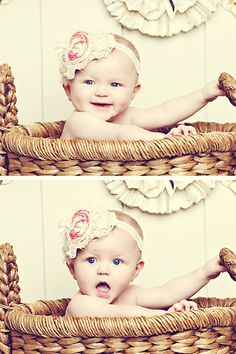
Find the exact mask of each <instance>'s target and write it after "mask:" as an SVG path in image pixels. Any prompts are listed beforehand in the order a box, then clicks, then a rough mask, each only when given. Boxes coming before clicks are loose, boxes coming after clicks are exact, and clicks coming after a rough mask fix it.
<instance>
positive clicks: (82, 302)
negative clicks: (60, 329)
mask: <svg viewBox="0 0 236 354" xmlns="http://www.w3.org/2000/svg"><path fill="white" fill-rule="evenodd" d="M100 305H101V300H100V299H99V298H96V297H92V296H89V295H83V294H81V293H77V294H76V295H75V296H74V297H73V298H72V299H71V301H70V302H69V304H68V306H67V309H66V313H65V314H66V316H83V315H84V312H85V313H86V312H87V311H88V309H90V310H92V309H93V308H96V307H97V306H100Z"/></svg>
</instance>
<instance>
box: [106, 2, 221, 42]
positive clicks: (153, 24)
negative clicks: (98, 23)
mask: <svg viewBox="0 0 236 354" xmlns="http://www.w3.org/2000/svg"><path fill="white" fill-rule="evenodd" d="M219 3H220V0H188V1H186V0H104V4H105V6H106V8H107V10H108V12H109V13H110V14H111V15H112V16H114V17H115V18H116V20H117V21H118V22H120V23H121V24H122V25H123V26H125V27H127V28H129V29H137V30H139V31H140V32H142V33H145V34H148V35H150V36H161V37H164V36H172V35H174V34H177V33H179V32H181V31H182V32H187V31H189V30H191V29H192V28H193V27H196V26H199V25H200V24H201V23H203V22H205V21H206V20H207V19H208V18H209V17H210V16H211V15H212V13H213V12H215V11H216V9H217V7H218V5H219Z"/></svg>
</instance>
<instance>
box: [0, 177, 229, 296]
mask: <svg viewBox="0 0 236 354" xmlns="http://www.w3.org/2000/svg"><path fill="white" fill-rule="evenodd" d="M0 201H1V233H0V244H3V243H5V242H9V243H11V244H12V245H13V246H14V250H15V254H16V256H17V263H18V266H19V275H20V286H21V297H22V301H24V302H34V301H35V300H37V299H57V298H62V297H71V296H72V295H73V294H74V292H75V291H76V284H75V282H74V280H73V279H72V277H71V276H70V274H69V271H68V270H67V267H66V265H65V264H64V263H63V257H62V252H61V246H62V242H61V239H60V237H59V234H58V222H59V220H60V218H61V217H62V216H63V215H64V214H65V212H66V210H71V209H74V208H76V207H84V206H86V207H87V206H91V205H94V204H98V205H101V204H103V205H105V206H106V207H107V208H114V209H118V210H124V211H126V212H128V213H129V214H130V215H132V216H133V217H135V218H137V220H138V221H139V222H140V224H141V226H142V228H143V230H144V235H145V247H144V255H143V256H144V260H145V262H146V264H145V267H144V270H143V271H142V273H141V274H140V276H139V277H138V278H137V279H136V283H137V284H140V285H143V286H145V287H152V286H157V285H160V284H162V283H164V282H165V281H167V280H169V279H171V278H173V277H176V276H180V275H182V274H185V273H186V272H189V271H191V270H193V269H194V268H196V267H198V266H200V265H202V264H203V262H204V261H205V260H206V259H210V258H211V257H213V256H214V255H216V254H217V253H218V252H219V251H220V249H221V248H222V247H225V246H226V247H229V248H231V249H233V250H235V251H236V242H235V201H236V194H235V193H234V192H232V190H230V189H229V188H227V187H225V186H224V185H223V184H222V182H220V181H217V182H216V186H215V188H214V189H212V190H211V192H210V193H209V194H208V196H207V197H206V199H204V200H202V201H201V202H200V203H198V204H195V205H193V206H192V207H190V208H188V209H186V210H183V209H181V210H180V211H178V212H175V213H172V214H169V215H159V214H157V215H154V214H148V213H144V212H141V211H140V210H139V209H137V208H127V207H124V206H123V205H122V204H121V203H120V202H119V201H118V200H117V199H116V198H115V197H114V196H113V195H112V194H110V192H109V191H108V189H107V187H106V184H105V183H104V181H103V180H98V179H90V180H88V179H76V180H75V179H73V180H71V179H70V180H65V179H63V180H61V179H58V178H55V179H49V180H48V179H47V180H42V181H40V180H39V179H34V180H28V179H27V180H22V179H20V180H19V179H18V180H12V181H11V182H10V183H8V184H7V185H3V186H1V185H0ZM235 294H236V292H235V283H234V282H233V281H232V279H231V278H230V277H229V276H228V274H222V275H221V276H220V277H219V278H217V279H216V280H213V281H212V282H211V283H210V284H209V286H207V287H205V288H204V289H202V290H201V291H200V293H199V294H198V295H201V296H215V297H220V298H226V297H235Z"/></svg>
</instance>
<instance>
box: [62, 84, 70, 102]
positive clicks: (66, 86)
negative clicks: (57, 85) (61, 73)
mask: <svg viewBox="0 0 236 354" xmlns="http://www.w3.org/2000/svg"><path fill="white" fill-rule="evenodd" d="M63 88H64V90H65V93H66V95H67V97H68V100H69V101H71V94H70V85H69V84H63Z"/></svg>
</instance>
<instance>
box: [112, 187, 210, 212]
mask: <svg viewBox="0 0 236 354" xmlns="http://www.w3.org/2000/svg"><path fill="white" fill-rule="evenodd" d="M105 183H106V186H107V188H108V190H109V191H110V192H111V194H114V195H115V196H116V198H117V199H119V200H120V201H121V202H122V203H123V204H124V205H127V206H128V207H137V208H139V209H141V210H142V211H146V212H148V213H153V214H170V213H172V212H174V211H178V210H179V209H181V208H183V209H187V208H189V207H190V206H191V205H193V204H194V203H198V202H200V200H202V199H203V198H205V197H206V195H207V194H208V193H209V192H210V190H211V189H212V188H214V187H215V182H214V181H199V180H197V181H195V180H187V181H184V180H182V181H174V180H173V181H164V180H163V181H139V180H137V181H135V180H126V181H125V180H124V181H120V180H110V181H105Z"/></svg>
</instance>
